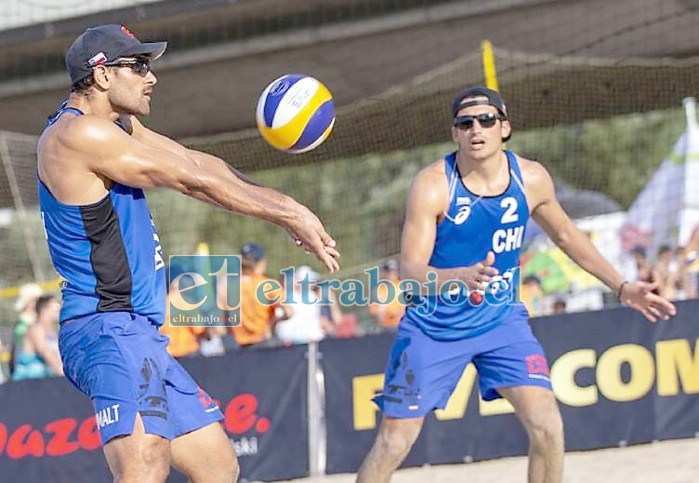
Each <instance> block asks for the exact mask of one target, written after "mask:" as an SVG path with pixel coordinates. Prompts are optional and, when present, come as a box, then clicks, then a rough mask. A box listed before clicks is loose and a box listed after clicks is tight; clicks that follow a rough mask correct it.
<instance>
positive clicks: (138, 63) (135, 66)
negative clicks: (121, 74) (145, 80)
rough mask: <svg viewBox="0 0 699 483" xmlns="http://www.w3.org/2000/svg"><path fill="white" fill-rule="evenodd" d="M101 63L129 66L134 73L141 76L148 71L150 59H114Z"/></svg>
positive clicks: (109, 65) (111, 65)
mask: <svg viewBox="0 0 699 483" xmlns="http://www.w3.org/2000/svg"><path fill="white" fill-rule="evenodd" d="M102 65H106V66H107V67H130V68H131V70H132V71H134V73H136V74H138V75H140V76H142V77H145V76H146V75H147V74H148V73H149V72H150V59H136V60H115V61H114V62H105V63H104V64H102Z"/></svg>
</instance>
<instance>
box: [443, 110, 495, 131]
mask: <svg viewBox="0 0 699 483" xmlns="http://www.w3.org/2000/svg"><path fill="white" fill-rule="evenodd" d="M503 120H505V117H504V116H502V115H501V114H496V113H494V112H486V113H483V114H478V115H477V116H457V117H455V118H454V126H455V127H457V128H458V129H461V130H462V131H468V130H469V129H471V128H472V127H473V123H475V122H476V121H478V124H480V125H481V127H484V128H486V129H488V128H491V127H493V126H495V123H496V122H497V121H503Z"/></svg>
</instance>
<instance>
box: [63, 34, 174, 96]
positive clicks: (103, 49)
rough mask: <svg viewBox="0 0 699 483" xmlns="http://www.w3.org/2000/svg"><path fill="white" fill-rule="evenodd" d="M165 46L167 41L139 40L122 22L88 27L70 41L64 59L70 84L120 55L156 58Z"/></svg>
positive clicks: (161, 53) (163, 51)
mask: <svg viewBox="0 0 699 483" xmlns="http://www.w3.org/2000/svg"><path fill="white" fill-rule="evenodd" d="M166 48H167V42H141V41H140V40H138V39H137V38H136V36H135V35H134V34H133V33H131V31H130V30H129V29H128V28H126V27H125V26H123V25H117V24H109V25H99V26H97V27H90V28H89V29H87V30H86V31H85V32H83V33H82V34H80V36H79V37H78V38H77V39H75V41H74V42H73V43H72V45H71V46H70V48H69V49H68V52H66V57H65V62H66V68H67V69H68V74H69V75H70V83H71V84H75V83H76V82H78V81H79V80H82V79H84V78H85V77H87V76H88V75H90V73H91V72H92V68H93V67H95V66H96V65H100V64H105V63H107V62H114V61H115V60H117V59H118V58H120V57H136V56H140V57H149V58H150V59H151V60H155V59H157V58H158V57H160V56H161V55H163V53H165V49H166Z"/></svg>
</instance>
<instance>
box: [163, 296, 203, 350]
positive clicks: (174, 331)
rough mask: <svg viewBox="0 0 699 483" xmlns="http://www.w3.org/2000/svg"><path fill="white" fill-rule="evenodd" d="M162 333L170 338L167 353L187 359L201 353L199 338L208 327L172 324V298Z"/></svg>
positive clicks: (168, 300) (167, 308)
mask: <svg viewBox="0 0 699 483" xmlns="http://www.w3.org/2000/svg"><path fill="white" fill-rule="evenodd" d="M160 332H161V333H162V334H164V335H166V336H168V337H169V338H170V342H169V343H168V345H167V351H168V352H169V353H170V355H171V356H172V357H186V356H189V355H193V354H197V353H198V352H199V338H200V337H202V336H203V335H204V332H206V327H182V326H176V325H172V324H171V323H170V296H169V295H168V297H167V305H166V306H165V323H164V324H163V325H162V326H161V327H160Z"/></svg>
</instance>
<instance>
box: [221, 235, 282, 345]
mask: <svg viewBox="0 0 699 483" xmlns="http://www.w3.org/2000/svg"><path fill="white" fill-rule="evenodd" d="M240 253H241V263H242V272H243V273H242V277H241V280H240V324H239V325H238V326H236V327H231V332H232V334H233V338H234V339H235V341H236V343H237V344H238V345H239V346H241V347H245V346H251V345H254V344H259V343H261V342H264V341H266V340H268V339H270V338H271V337H272V330H271V327H272V325H273V324H274V323H275V322H276V320H277V317H276V312H277V309H278V308H280V310H282V311H283V313H284V316H285V317H289V312H290V309H288V308H283V307H281V301H282V296H283V291H282V289H278V290H274V291H271V292H268V291H266V293H265V297H266V298H267V300H269V301H271V300H274V299H275V298H277V299H278V300H277V301H276V302H275V303H273V304H266V303H262V302H261V301H260V300H259V299H258V293H257V291H258V288H259V287H260V286H261V285H262V284H263V283H264V282H266V281H268V280H272V279H271V278H269V277H267V276H266V275H264V272H265V270H266V269H267V259H266V258H265V253H264V250H263V249H262V247H261V246H260V245H258V244H256V243H246V244H245V245H243V247H242V248H241V250H240ZM219 296H225V294H219Z"/></svg>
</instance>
